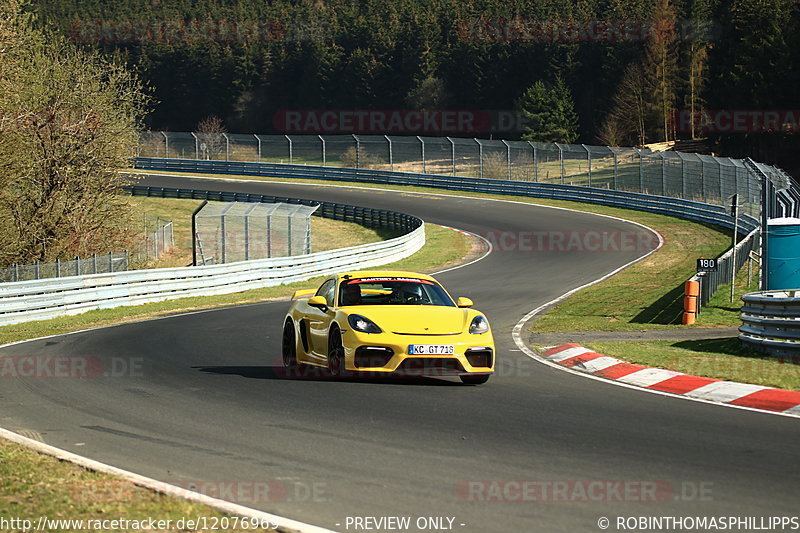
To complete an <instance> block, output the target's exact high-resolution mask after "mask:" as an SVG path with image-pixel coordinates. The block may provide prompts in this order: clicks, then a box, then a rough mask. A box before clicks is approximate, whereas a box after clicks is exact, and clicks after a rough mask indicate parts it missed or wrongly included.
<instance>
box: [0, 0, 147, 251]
mask: <svg viewBox="0 0 800 533" xmlns="http://www.w3.org/2000/svg"><path fill="white" fill-rule="evenodd" d="M0 7H2V9H0V12H2V16H1V17H0V47H1V48H2V52H3V61H2V66H0V122H2V134H0V217H3V219H4V220H6V221H7V223H4V224H3V225H2V229H1V230H0V264H8V263H12V262H28V261H32V260H44V261H50V260H53V259H57V258H66V257H71V256H75V255H88V254H91V253H101V252H107V251H111V250H119V249H121V248H124V247H126V246H128V245H129V244H130V243H131V239H132V238H133V232H132V231H131V230H130V228H131V227H132V226H131V225H129V221H130V218H129V214H130V207H129V206H128V204H127V202H125V201H124V199H123V198H122V197H121V196H120V194H119V192H120V186H121V185H122V184H123V182H124V181H125V179H124V178H123V177H122V176H121V175H120V174H119V172H118V170H119V169H121V168H126V167H128V166H129V163H130V158H131V157H132V156H133V155H134V154H135V153H136V143H137V131H138V129H139V127H140V119H141V117H142V116H143V114H144V107H145V105H146V102H147V97H146V95H145V94H144V91H143V89H142V86H141V84H140V83H139V81H138V80H137V79H136V78H135V76H133V75H132V74H131V73H130V72H129V71H127V70H125V69H124V68H123V67H121V66H119V65H118V64H116V63H114V62H111V61H109V60H107V59H104V58H102V57H101V56H99V55H98V54H96V53H90V52H85V51H82V50H79V49H78V48H76V47H75V46H74V45H72V44H70V43H69V42H67V41H66V40H65V39H63V38H60V37H56V36H54V35H50V34H43V33H40V32H38V31H36V30H34V29H33V26H32V24H31V23H30V19H29V18H28V17H27V15H25V14H24V13H23V11H22V9H21V6H20V2H19V0H0ZM6 52H9V53H6Z"/></svg>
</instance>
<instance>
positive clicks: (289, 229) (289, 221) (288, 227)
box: [286, 215, 292, 257]
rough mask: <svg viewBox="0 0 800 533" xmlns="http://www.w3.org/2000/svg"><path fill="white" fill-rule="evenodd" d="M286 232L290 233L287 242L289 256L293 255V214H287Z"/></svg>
mask: <svg viewBox="0 0 800 533" xmlns="http://www.w3.org/2000/svg"><path fill="white" fill-rule="evenodd" d="M286 232H287V233H288V238H287V239H286V242H287V243H288V248H289V249H288V250H287V255H288V256H289V257H291V256H292V215H286Z"/></svg>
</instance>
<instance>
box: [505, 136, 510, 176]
mask: <svg viewBox="0 0 800 533" xmlns="http://www.w3.org/2000/svg"><path fill="white" fill-rule="evenodd" d="M503 144H505V145H506V166H507V169H506V175H507V177H508V179H509V180H510V179H511V145H509V144H508V143H507V142H506V141H505V140H503Z"/></svg>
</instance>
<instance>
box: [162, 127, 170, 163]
mask: <svg viewBox="0 0 800 533" xmlns="http://www.w3.org/2000/svg"><path fill="white" fill-rule="evenodd" d="M161 135H163V136H164V157H165V158H167V157H169V137H167V134H166V133H164V132H163V131H162V132H161Z"/></svg>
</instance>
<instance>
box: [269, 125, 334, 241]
mask: <svg viewBox="0 0 800 533" xmlns="http://www.w3.org/2000/svg"><path fill="white" fill-rule="evenodd" d="M317 137H319V140H320V141H321V142H322V166H323V167H325V166H327V165H328V163H327V158H326V155H327V153H326V151H325V139H323V138H322V135H317ZM267 257H269V255H268V256H267Z"/></svg>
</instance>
